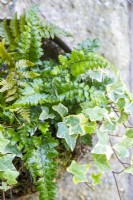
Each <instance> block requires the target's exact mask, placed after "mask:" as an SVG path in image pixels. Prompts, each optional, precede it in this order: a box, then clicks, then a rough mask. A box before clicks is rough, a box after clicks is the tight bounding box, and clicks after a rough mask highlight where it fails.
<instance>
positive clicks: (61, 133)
mask: <svg viewBox="0 0 133 200" xmlns="http://www.w3.org/2000/svg"><path fill="white" fill-rule="evenodd" d="M57 137H58V138H64V139H65V140H66V143H67V144H68V146H69V147H70V149H71V150H72V151H73V150H74V147H75V145H76V140H77V137H78V136H77V135H69V128H68V127H67V126H66V124H65V123H64V122H59V123H58V131H57Z"/></svg>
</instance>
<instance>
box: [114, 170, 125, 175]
mask: <svg viewBox="0 0 133 200" xmlns="http://www.w3.org/2000/svg"><path fill="white" fill-rule="evenodd" d="M124 170H125V169H123V170H121V171H119V172H116V171H112V172H113V173H114V174H121V173H122V172H124Z"/></svg>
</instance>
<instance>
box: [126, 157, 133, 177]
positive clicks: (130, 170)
mask: <svg viewBox="0 0 133 200" xmlns="http://www.w3.org/2000/svg"><path fill="white" fill-rule="evenodd" d="M124 172H126V173H130V174H133V156H132V159H131V166H130V167H127V168H126V169H125V170H124Z"/></svg>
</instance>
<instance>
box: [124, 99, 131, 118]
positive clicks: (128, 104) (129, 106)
mask: <svg viewBox="0 0 133 200" xmlns="http://www.w3.org/2000/svg"><path fill="white" fill-rule="evenodd" d="M125 110H126V111H128V112H129V113H130V115H131V117H133V102H131V103H127V104H126V106H125Z"/></svg>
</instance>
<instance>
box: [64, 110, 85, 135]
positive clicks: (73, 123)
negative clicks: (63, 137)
mask: <svg viewBox="0 0 133 200" xmlns="http://www.w3.org/2000/svg"><path fill="white" fill-rule="evenodd" d="M64 122H65V124H66V125H67V126H68V127H69V130H70V133H69V135H75V134H80V135H85V134H86V128H87V127H88V125H89V124H88V119H87V118H86V117H85V115H84V114H83V113H80V114H78V115H69V116H67V117H65V118H64Z"/></svg>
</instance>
